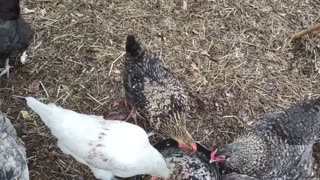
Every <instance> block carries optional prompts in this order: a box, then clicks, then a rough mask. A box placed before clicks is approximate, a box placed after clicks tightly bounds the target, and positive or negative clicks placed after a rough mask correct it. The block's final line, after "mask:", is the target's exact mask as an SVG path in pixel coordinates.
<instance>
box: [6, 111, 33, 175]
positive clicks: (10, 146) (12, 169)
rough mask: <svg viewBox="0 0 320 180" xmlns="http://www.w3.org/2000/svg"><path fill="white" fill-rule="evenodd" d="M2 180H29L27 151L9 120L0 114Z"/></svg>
mask: <svg viewBox="0 0 320 180" xmlns="http://www.w3.org/2000/svg"><path fill="white" fill-rule="evenodd" d="M0 167H1V168H0V179H1V180H2V178H4V179H5V180H17V179H23V180H28V179H29V170H28V166H27V157H26V149H25V147H24V145H23V144H22V142H21V141H20V139H19V138H18V137H17V134H16V131H15V129H14V127H13V126H12V124H11V122H10V120H9V119H7V118H6V117H5V116H4V115H2V114H0Z"/></svg>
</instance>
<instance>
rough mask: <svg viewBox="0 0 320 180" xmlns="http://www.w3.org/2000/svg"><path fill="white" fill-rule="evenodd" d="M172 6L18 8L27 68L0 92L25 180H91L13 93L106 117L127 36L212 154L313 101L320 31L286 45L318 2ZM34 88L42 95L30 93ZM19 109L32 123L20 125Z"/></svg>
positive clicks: (83, 3) (313, 18)
mask: <svg viewBox="0 0 320 180" xmlns="http://www.w3.org/2000/svg"><path fill="white" fill-rule="evenodd" d="M175 2H176V1H174V0H173V1H171V0H166V1H164V0H162V1H160V3H159V4H156V1H155V0H150V1H148V0H145V1H142V0H131V1H124V0H113V1H111V0H76V1H75V0H73V1H72V0H29V1H24V2H23V6H22V8H23V11H22V12H23V13H24V17H26V19H27V20H28V22H31V23H32V25H33V28H34V29H35V31H36V36H35V42H34V43H33V46H32V48H31V50H30V51H29V59H30V61H29V63H28V64H27V65H25V66H22V65H20V64H19V63H16V64H17V66H16V67H15V69H14V72H13V73H11V78H10V79H9V80H7V79H5V78H1V80H0V87H1V88H0V94H1V99H2V102H3V103H2V105H1V111H3V112H6V113H8V115H9V116H10V117H11V118H13V119H14V120H13V122H14V124H15V126H16V128H17V131H18V132H19V135H20V136H21V137H22V139H23V141H24V142H25V143H26V146H27V149H28V152H27V153H28V157H29V167H30V171H31V179H34V180H37V179H39V180H40V179H73V178H74V177H75V176H77V175H78V176H83V177H84V178H85V179H94V178H93V176H92V175H91V173H90V172H89V171H88V169H87V168H86V167H84V166H81V165H80V164H78V163H77V162H76V161H75V160H74V159H72V158H70V157H68V156H66V155H63V154H62V153H61V152H60V151H59V150H58V149H57V147H56V145H55V142H56V140H55V138H53V137H52V135H51V133H50V132H49V131H48V129H47V128H46V127H45V126H44V124H43V123H42V122H41V121H40V120H39V118H38V117H37V116H35V114H33V113H32V111H31V110H30V109H27V108H26V105H25V102H24V100H23V99H21V98H20V96H26V95H31V96H34V97H37V98H42V100H45V101H46V102H49V101H50V102H57V103H58V104H59V105H61V106H63V107H65V108H70V109H73V110H77V111H79V112H83V113H92V114H102V113H103V112H105V111H109V110H112V109H113V108H114V107H115V106H116V105H117V103H118V102H119V101H122V100H123V98H124V95H123V88H122V83H121V78H120V73H121V70H122V67H123V54H124V40H125V36H126V35H127V34H128V33H132V32H133V33H137V34H138V35H139V36H140V37H141V39H143V40H144V41H145V42H146V43H147V45H148V47H150V48H152V49H153V50H154V52H156V53H158V55H160V56H161V58H162V60H163V62H164V63H165V64H166V65H167V66H168V67H169V68H171V69H172V70H173V71H174V72H176V73H177V74H178V75H179V77H180V78H181V81H182V82H183V83H184V85H185V87H186V88H187V89H188V91H189V95H190V98H191V100H192V107H193V108H192V112H190V123H189V125H190V131H191V132H192V134H193V136H194V137H195V138H196V140H198V141H200V142H201V143H203V144H204V145H206V146H207V147H210V148H213V147H217V146H219V145H221V144H224V143H227V142H230V141H231V140H232V139H233V138H235V137H236V136H237V135H238V134H239V133H241V132H242V130H243V128H244V127H245V126H247V125H248V124H249V123H251V122H252V121H253V120H254V118H255V117H256V116H258V115H260V114H264V113H266V112H270V111H276V110H280V109H281V108H283V107H287V106H288V105H289V104H290V103H294V102H296V101H299V100H301V99H303V98H304V97H306V96H318V95H319V92H320V91H319V90H320V86H319V84H320V83H319V81H318V78H319V75H318V67H319V66H320V63H319V57H318V55H319V44H320V42H319V41H320V40H319V37H320V34H319V33H316V32H314V33H312V34H310V35H307V36H305V37H303V38H302V39H301V40H298V41H295V42H293V43H288V39H289V38H290V36H291V35H292V34H293V33H295V32H297V31H299V30H302V29H304V28H307V27H308V26H310V25H312V24H314V23H316V22H317V21H319V15H320V14H319V11H318V10H319V9H320V2H319V1H318V0H301V1H275V0H267V1H256V0H239V1H233V0H210V1H200V0H195V1H189V2H188V6H187V10H183V9H182V8H181V7H179V6H176V4H175ZM176 3H177V2H176ZM177 4H181V3H177ZM110 69H111V70H110ZM37 81H39V82H41V83H39V84H40V88H39V89H37V88H31V89H30V87H29V86H30V85H31V84H32V82H37ZM39 84H38V85H39ZM21 110H27V111H28V112H29V113H30V114H31V117H29V118H22V117H21V115H20V113H19V112H20V111H21ZM191 127H193V128H191ZM316 147H318V148H315V157H316V158H317V161H318V162H319V159H320V150H319V149H320V145H319V144H318V145H317V146H316Z"/></svg>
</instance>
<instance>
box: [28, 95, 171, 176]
mask: <svg viewBox="0 0 320 180" xmlns="http://www.w3.org/2000/svg"><path fill="white" fill-rule="evenodd" d="M26 100H27V104H28V106H29V107H30V108H31V109H33V110H34V111H35V112H36V113H37V114H38V115H39V116H40V118H41V119H42V121H43V122H44V123H45V124H46V125H47V126H48V127H49V129H50V130H51V132H52V134H53V135H54V136H55V137H56V138H57V139H58V146H59V148H60V149H61V150H62V151H63V152H64V153H66V154H70V155H72V156H73V157H74V158H75V159H76V160H78V161H79V162H81V163H83V164H86V165H87V166H89V167H90V169H91V170H92V171H93V173H94V175H95V176H96V178H98V179H103V180H109V179H111V178H112V176H113V175H116V176H119V177H124V178H126V177H131V176H135V175H138V174H150V175H153V176H158V177H165V178H168V176H169V169H168V168H167V165H166V162H165V160H164V158H163V156H162V155H161V154H160V153H159V152H158V151H157V150H156V149H155V148H154V147H153V146H152V145H151V144H150V142H149V139H148V136H147V134H146V132H145V131H144V130H143V129H142V128H140V127H139V126H136V125H134V124H130V123H127V122H123V121H118V120H105V119H103V117H102V116H94V115H85V114H80V113H77V112H74V111H71V110H67V109H63V108H61V107H58V106H56V105H54V104H48V105H47V104H43V103H41V102H39V101H38V100H36V99H34V98H32V97H27V98H26Z"/></svg>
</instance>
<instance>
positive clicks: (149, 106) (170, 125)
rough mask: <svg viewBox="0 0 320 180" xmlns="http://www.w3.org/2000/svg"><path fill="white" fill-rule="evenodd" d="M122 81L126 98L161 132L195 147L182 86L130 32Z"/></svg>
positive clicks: (189, 147)
mask: <svg viewBox="0 0 320 180" xmlns="http://www.w3.org/2000/svg"><path fill="white" fill-rule="evenodd" d="M123 84H124V88H125V92H126V99H127V102H128V103H129V104H131V105H132V106H133V107H135V108H136V109H137V110H138V112H139V113H140V114H141V115H143V116H144V117H145V118H146V119H147V120H149V122H150V124H151V126H152V127H153V128H154V129H155V130H156V131H158V132H160V133H161V134H163V135H165V136H169V137H171V138H172V139H175V140H177V141H178V142H179V143H180V144H182V145H185V147H186V149H192V148H193V149H196V147H194V145H195V143H194V141H193V139H192V137H191V135H190V134H189V133H188V131H187V128H186V112H187V111H188V110H189V107H188V100H187V96H186V93H185V91H184V89H183V88H182V86H181V84H180V82H179V81H178V79H177V78H176V76H175V75H174V74H173V73H172V72H170V71H169V69H167V68H166V67H164V65H163V64H162V63H161V61H160V60H159V58H158V57H157V56H156V55H155V54H153V53H152V52H151V51H149V50H148V49H146V48H145V47H144V45H143V44H142V43H141V42H140V41H139V40H138V39H137V38H136V37H134V36H133V35H129V36H127V41H126V57H125V70H124V72H123Z"/></svg>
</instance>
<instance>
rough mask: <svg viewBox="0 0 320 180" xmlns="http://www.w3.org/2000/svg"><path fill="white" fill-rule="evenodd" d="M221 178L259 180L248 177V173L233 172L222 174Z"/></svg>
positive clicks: (222, 179)
mask: <svg viewBox="0 0 320 180" xmlns="http://www.w3.org/2000/svg"><path fill="white" fill-rule="evenodd" d="M221 180H259V179H257V178H254V177H250V176H248V175H244V174H238V173H234V172H233V173H230V174H226V175H224V176H223V177H222V178H221Z"/></svg>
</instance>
